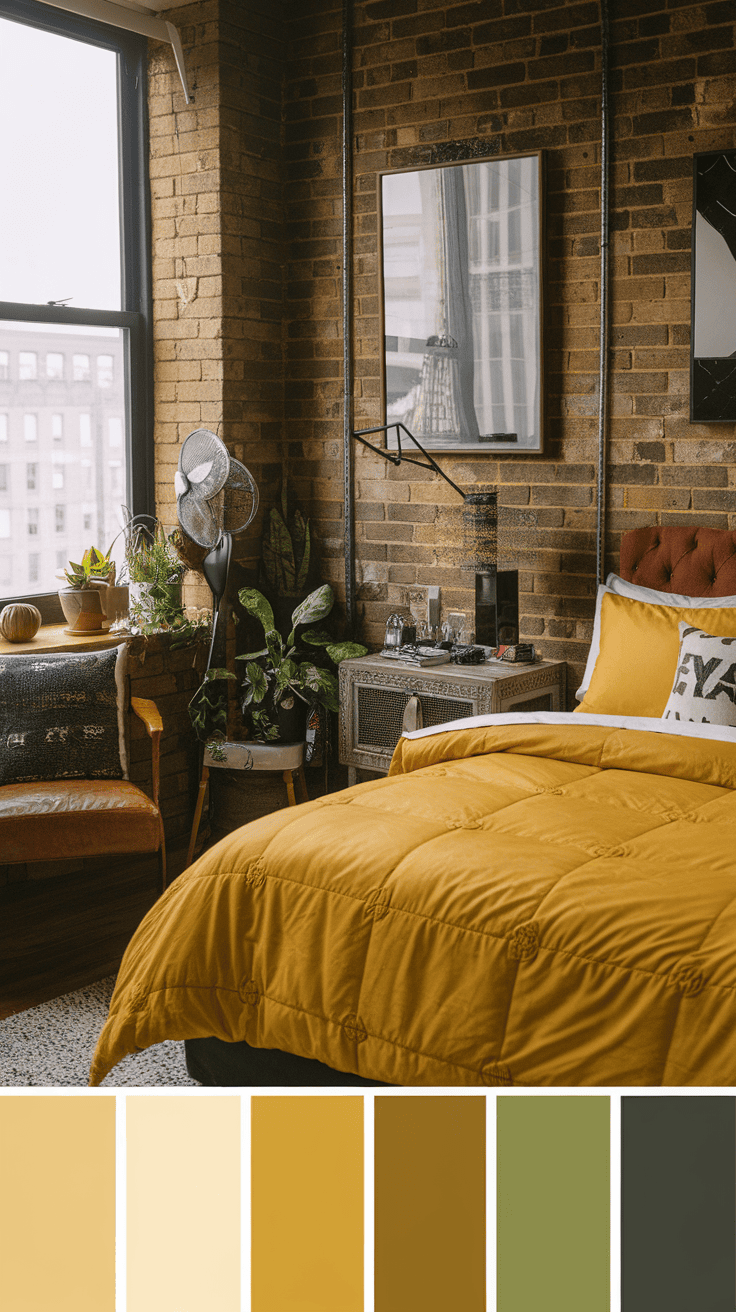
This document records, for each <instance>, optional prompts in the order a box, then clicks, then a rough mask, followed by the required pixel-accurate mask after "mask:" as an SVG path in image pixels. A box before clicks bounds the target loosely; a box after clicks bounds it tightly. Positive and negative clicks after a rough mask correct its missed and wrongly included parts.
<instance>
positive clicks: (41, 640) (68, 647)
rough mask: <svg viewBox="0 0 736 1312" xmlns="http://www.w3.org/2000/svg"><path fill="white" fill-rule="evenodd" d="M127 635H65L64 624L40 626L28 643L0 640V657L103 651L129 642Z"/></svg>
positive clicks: (129, 635)
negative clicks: (37, 653)
mask: <svg viewBox="0 0 736 1312" xmlns="http://www.w3.org/2000/svg"><path fill="white" fill-rule="evenodd" d="M131 636H132V635H131V634H129V633H80V634H78V635H77V634H72V633H67V631H66V626H65V625H64V624H42V625H41V628H40V629H39V630H38V633H37V634H36V636H35V638H31V640H30V642H8V641H7V640H6V639H5V638H0V656H12V655H19V654H20V653H21V652H55V651H57V652H58V651H104V650H105V648H107V647H117V646H118V644H119V643H121V642H129V641H130V638H131Z"/></svg>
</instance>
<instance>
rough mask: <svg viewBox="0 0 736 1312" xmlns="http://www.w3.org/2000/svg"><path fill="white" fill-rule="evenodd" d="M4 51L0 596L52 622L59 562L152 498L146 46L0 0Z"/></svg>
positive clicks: (25, 0)
mask: <svg viewBox="0 0 736 1312" xmlns="http://www.w3.org/2000/svg"><path fill="white" fill-rule="evenodd" d="M0 47H2V49H3V53H4V55H5V56H6V59H7V69H8V70H9V72H8V73H7V75H5V76H4V77H3V79H2V80H1V81H0V117H1V119H2V122H3V159H4V165H3V168H4V179H5V182H6V185H7V187H8V194H12V195H13V197H14V203H13V205H12V206H10V205H9V206H0V296H3V297H4V298H5V299H4V300H2V301H0V442H2V444H3V448H2V451H3V456H4V457H7V458H6V460H5V461H4V463H6V464H7V468H8V473H7V476H6V480H5V481H6V484H7V488H6V489H4V490H3V489H0V492H3V491H4V492H5V495H6V497H7V502H6V504H4V505H3V504H2V503H0V512H1V515H0V519H1V524H2V527H3V528H5V527H7V534H6V536H7V538H8V539H9V543H8V547H7V550H6V551H5V552H4V553H3V559H4V560H5V561H6V562H7V561H8V560H9V561H10V566H9V567H7V565H6V566H4V568H3V572H2V577H0V609H2V606H3V604H5V602H6V601H9V600H12V599H14V598H18V599H21V598H23V597H29V598H30V599H32V600H33V601H34V602H35V604H37V605H39V607H40V608H41V611H42V614H44V618H46V619H52V620H57V621H60V620H61V612H60V610H59V608H58V600H57V598H56V591H57V588H58V586H59V584H58V580H57V578H56V572H57V570H58V568H59V560H60V558H61V557H62V556H63V558H64V562H65V563H66V562H67V561H69V560H79V559H81V555H82V554H83V552H84V551H85V549H86V548H87V547H89V546H90V545H92V544H94V545H95V546H99V547H101V548H102V549H105V548H106V547H107V546H109V544H110V542H111V541H112V540H113V538H114V537H115V536H116V534H117V533H118V532H119V529H120V526H121V522H122V515H121V508H122V507H123V506H127V507H129V509H130V510H131V511H132V513H133V514H141V513H146V514H150V513H151V512H152V510H153V440H152V439H153V409H152V358H153V352H152V341H151V309H150V306H151V293H150V217H149V199H148V179H147V167H146V166H147V158H148V137H147V120H146V113H147V108H146V106H147V43H146V40H145V39H144V38H142V37H138V36H136V35H133V34H131V33H128V32H126V31H123V30H121V29H116V28H111V27H107V26H106V25H105V24H103V23H99V22H97V21H94V20H92V19H87V18H84V17H82V16H79V15H76V14H72V13H66V12H65V11H63V10H62V9H56V8H54V9H52V8H51V7H50V6H48V5H44V4H40V3H37V2H36V0H0ZM52 122H53V125H54V131H53V132H49V123H52ZM81 142H84V155H85V160H86V165H85V168H84V169H81V170H80V168H79V151H80V143H81ZM21 180H22V185H21ZM59 298H65V301H66V303H63V302H62V300H60V299H59ZM29 446H32V447H33V456H32V459H31V460H30V461H29V460H27V459H26V458H25V457H26V453H28V455H30V454H31V452H30V451H29V449H28V448H29ZM111 456H113V457H114V460H111V459H110V457H111ZM24 466H25V469H24ZM24 473H25V477H24ZM82 497H84V503H82ZM31 499H32V501H33V504H30V500H31ZM29 535H30V536H31V537H32V538H33V539H35V542H34V550H33V552H32V553H30V555H29V554H28V553H27V552H26V551H24V550H23V542H24V539H26V540H27V538H28V536H29ZM36 543H37V545H36Z"/></svg>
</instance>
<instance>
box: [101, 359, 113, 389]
mask: <svg viewBox="0 0 736 1312" xmlns="http://www.w3.org/2000/svg"><path fill="white" fill-rule="evenodd" d="M97 386H98V387H112V356H111V355H98V357H97Z"/></svg>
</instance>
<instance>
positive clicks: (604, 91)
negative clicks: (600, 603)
mask: <svg viewBox="0 0 736 1312" xmlns="http://www.w3.org/2000/svg"><path fill="white" fill-rule="evenodd" d="M608 174H609V104H608V0H601V261H600V292H601V314H600V358H599V364H598V472H597V500H598V505H597V516H596V581H597V582H598V583H602V582H603V580H604V575H605V555H606V489H607V443H606V423H607V418H608V356H609V349H608V240H609V237H608Z"/></svg>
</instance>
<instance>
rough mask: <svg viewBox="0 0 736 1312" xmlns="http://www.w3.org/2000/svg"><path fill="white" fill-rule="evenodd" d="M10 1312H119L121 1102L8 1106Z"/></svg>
mask: <svg viewBox="0 0 736 1312" xmlns="http://www.w3.org/2000/svg"><path fill="white" fill-rule="evenodd" d="M0 1307H1V1308H2V1312H115V1099H114V1098H112V1097H111V1098H104V1097H100V1098H97V1097H91V1096H89V1095H87V1096H84V1095H82V1096H79V1097H74V1096H72V1097H68V1098H67V1097H53V1096H50V1097H45V1096H42V1097H39V1098H32V1097H29V1096H28V1095H27V1094H26V1095H23V1094H21V1095H18V1096H16V1095H8V1096H7V1097H4V1098H0Z"/></svg>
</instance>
